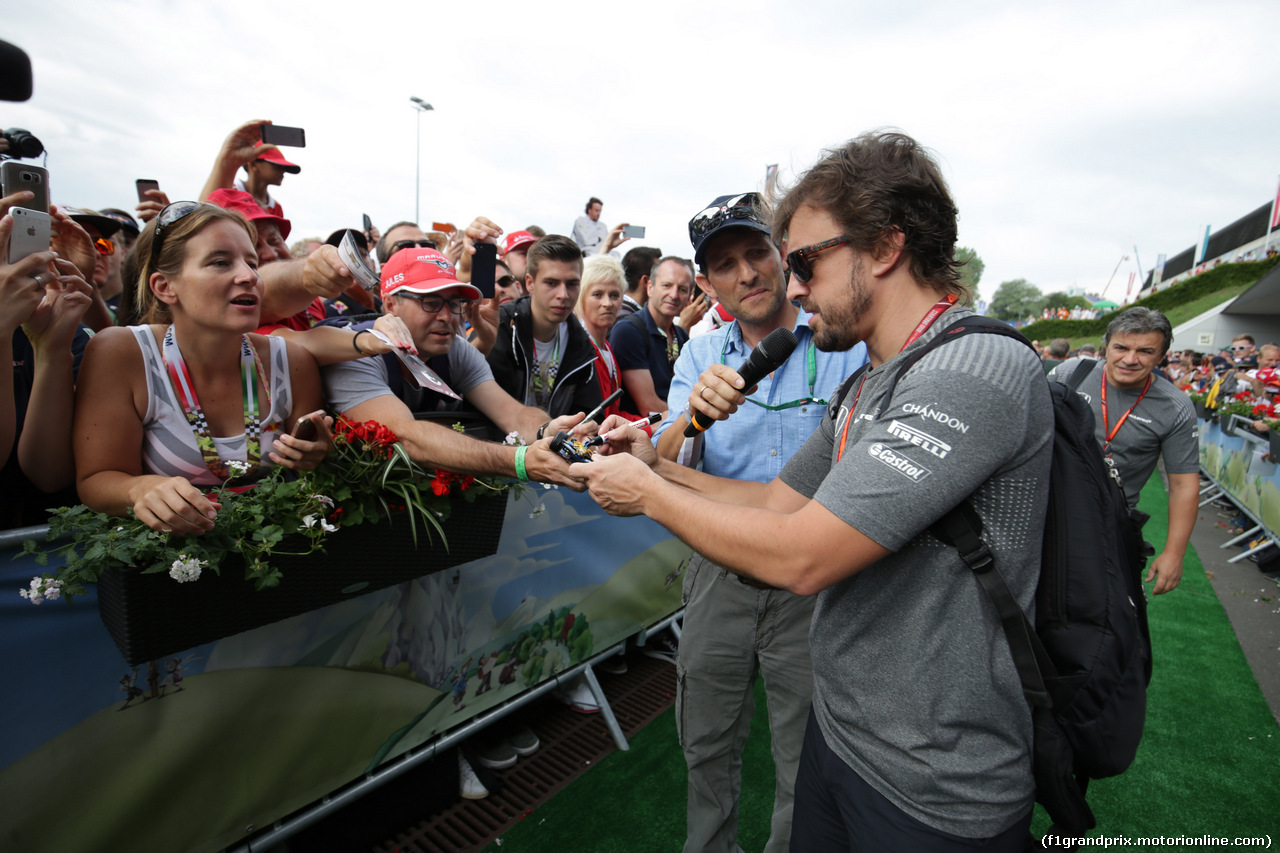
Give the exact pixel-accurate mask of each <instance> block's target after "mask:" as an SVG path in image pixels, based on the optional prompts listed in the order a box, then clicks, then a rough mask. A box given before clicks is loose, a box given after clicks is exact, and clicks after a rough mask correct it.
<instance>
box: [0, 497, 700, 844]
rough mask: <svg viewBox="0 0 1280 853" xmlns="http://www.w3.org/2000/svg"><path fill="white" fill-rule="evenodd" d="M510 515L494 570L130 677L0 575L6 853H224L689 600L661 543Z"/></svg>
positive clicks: (346, 606)
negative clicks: (130, 852) (110, 852)
mask: <svg viewBox="0 0 1280 853" xmlns="http://www.w3.org/2000/svg"><path fill="white" fill-rule="evenodd" d="M530 497H532V499H533V500H532V501H530V500H529V498H530ZM509 500H510V503H509V504H508V506H507V511H506V520H505V523H504V525H503V527H502V533H501V543H500V544H499V546H498V549H497V553H496V554H494V555H493V556H491V557H486V558H483V559H479V560H475V561H473V562H470V563H466V564H464V565H462V566H458V567H454V568H450V569H446V570H444V571H440V572H436V573H434V574H429V575H425V576H423V577H420V578H418V579H416V580H413V581H409V582H406V583H401V584H398V585H396V586H392V587H388V588H386V589H382V590H378V591H376V592H371V593H369V594H367V595H363V596H360V597H358V598H354V599H350V600H346V601H341V602H339V603H337V604H332V605H329V606H326V607H323V608H320V609H318V610H315V611H312V612H309V613H304V614H301V615H298V616H292V617H290V618H287V619H284V620H282V621H279V622H275V623H272V624H268V625H264V626H262V627H259V628H254V629H252V630H249V631H244V632H243V633H239V634H236V635H234V636H230V637H226V638H223V639H220V640H217V641H215V642H211V643H207V644H205V645H202V646H198V647H196V648H192V649H185V650H183V651H181V652H178V653H175V654H173V655H167V656H165V657H164V658H163V659H161V660H155V661H149V662H147V663H144V664H140V665H138V666H136V667H131V666H129V665H128V664H127V663H126V662H125V661H124V658H123V657H122V656H121V654H120V652H119V651H118V650H117V648H116V646H115V645H114V644H113V642H112V640H111V638H110V637H109V636H108V634H107V631H106V629H105V627H104V626H103V624H102V621H101V620H100V619H99V616H98V610H97V601H96V595H95V594H94V593H92V592H91V593H90V595H89V596H87V597H85V598H80V599H77V600H76V601H74V602H72V603H70V604H68V603H66V602H63V601H51V602H45V603H44V604H42V605H39V606H33V605H31V604H30V603H28V602H26V601H25V600H23V599H22V598H20V597H19V596H18V590H19V589H20V588H23V587H25V586H26V585H27V583H28V582H29V580H30V578H31V577H32V575H34V574H38V573H39V572H40V571H42V570H43V569H41V567H39V566H35V565H34V564H33V563H32V561H31V558H29V557H19V558H18V559H16V560H8V559H4V560H0V643H3V648H4V649H5V650H6V654H5V655H4V656H3V658H0V679H3V682H4V684H5V695H6V701H5V702H4V703H0V729H2V730H3V732H4V734H3V737H2V738H0V768H3V769H0V802H3V803H4V804H5V805H4V809H3V816H0V849H5V850H61V851H75V850H106V849H140V850H145V849H156V850H192V851H200V850H211V851H212V850H219V849H222V848H224V847H226V846H228V845H230V844H233V843H235V842H236V841H238V840H239V839H241V838H244V837H245V836H247V835H250V834H252V833H254V832H255V831H256V830H258V829H260V828H262V827H264V826H269V825H271V823H272V822H274V821H276V820H279V819H280V818H282V817H284V816H285V815H288V814H289V813H291V812H293V811H295V810H297V809H299V808H302V807H304V806H306V805H308V804H310V803H313V802H315V801H317V800H319V799H321V798H323V797H325V796H326V795H328V794H329V793H331V792H333V791H335V790H337V789H338V788H340V787H342V786H343V785H346V784H348V783H350V782H351V781H353V780H355V779H358V778H360V777H361V776H362V775H363V774H364V773H365V772H367V771H369V770H370V768H371V766H373V765H375V764H376V763H377V762H378V761H386V760H389V759H392V758H394V757H395V756H397V755H400V754H402V753H403V752H405V751H406V750H409V749H411V748H414V747H416V746H419V745H422V744H424V743H427V742H429V741H431V740H432V739H433V738H435V737H437V736H439V735H440V734H441V733H443V732H447V731H448V730H450V729H453V728H456V727H457V726H459V725H461V724H462V723H464V722H466V721H467V720H468V719H471V718H472V717H473V716H475V715H476V714H479V713H481V712H483V711H485V710H487V709H490V708H493V707H494V706H495V705H498V704H500V703H502V702H504V701H506V700H507V699H510V698H513V697H516V696H519V695H520V694H521V693H522V692H524V691H526V690H528V689H529V688H531V687H533V686H535V685H537V684H539V683H542V682H544V681H546V680H547V679H549V678H552V677H554V676H555V675H556V674H557V673H559V672H562V671H564V670H565V669H568V668H569V667H571V666H574V665H576V664H578V663H580V662H581V661H583V660H586V659H588V658H590V656H591V655H592V654H594V653H596V652H598V651H602V650H604V649H605V648H607V647H609V646H610V645H613V644H616V643H618V642H619V641H621V640H623V639H625V638H626V637H628V636H631V635H633V634H635V633H637V632H638V631H640V630H642V629H643V628H644V627H645V626H647V625H652V624H653V623H655V622H657V621H659V620H661V619H662V618H663V617H665V616H667V615H669V614H671V613H672V612H674V611H675V610H677V609H678V608H679V607H680V605H681V601H680V591H681V582H680V575H681V574H682V572H683V570H684V567H685V566H686V565H687V563H688V558H689V553H690V552H689V549H688V547H687V546H685V545H683V544H682V543H680V542H679V541H678V540H676V539H674V538H673V537H671V535H670V534H669V533H668V532H667V531H666V530H665V529H664V528H662V527H660V526H659V525H657V524H654V523H653V522H651V521H649V520H648V519H645V518H627V519H618V518H612V517H610V516H608V515H606V514H604V513H603V512H602V511H601V510H600V509H599V508H598V507H596V505H595V504H594V503H593V502H592V501H591V500H590V498H588V497H586V496H585V495H579V494H575V493H573V492H570V491H567V490H563V489H552V490H547V491H542V490H540V489H539V490H537V491H536V492H534V493H533V494H532V495H530V496H526V497H525V498H522V499H516V498H510V499H509ZM337 535H341V532H339V533H338V534H335V536H337ZM397 535H404V536H408V531H407V530H401V531H399V534H397ZM15 550H16V549H13V550H11V551H10V554H12V553H13V551H15ZM199 583H200V581H196V582H195V584H193V586H194V585H198V584H199ZM283 583H284V584H296V583H306V578H305V576H304V575H303V574H301V573H299V572H291V573H289V574H287V575H286V576H285V579H284V581H283ZM424 712H425V713H424Z"/></svg>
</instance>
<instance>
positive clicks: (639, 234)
mask: <svg viewBox="0 0 1280 853" xmlns="http://www.w3.org/2000/svg"><path fill="white" fill-rule="evenodd" d="M622 236H623V237H631V238H633V239H638V240H643V239H644V226H643V225H623V226H622Z"/></svg>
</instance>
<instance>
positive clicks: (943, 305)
mask: <svg viewBox="0 0 1280 853" xmlns="http://www.w3.org/2000/svg"><path fill="white" fill-rule="evenodd" d="M958 298H959V297H957V296H956V295H955V294H954V293H949V294H947V295H946V296H944V297H943V298H942V299H939V300H938V301H937V302H936V303H935V304H934V306H933V307H932V308H930V309H929V310H928V311H926V312H925V315H924V317H922V318H921V319H920V322H919V323H917V324H916V327H915V330H914V331H912V332H911V334H910V336H908V338H907V340H906V342H905V343H903V345H902V346H901V347H900V348H899V349H898V352H899V353H901V352H902V350H904V349H906V348H907V347H909V346H911V345H912V344H914V343H915V342H916V341H917V340H918V339H919V338H920V336H921V335H923V334H924V333H925V330H927V329H928V328H929V327H930V326H932V325H933V323H934V321H935V320H937V319H938V318H939V317H941V316H942V314H943V312H945V311H946V310H947V309H948V308H950V307H951V306H952V305H955V304H956V300H957V299H958ZM867 372H868V373H870V372H871V371H869V370H868V371H867ZM866 384H867V377H866V376H863V377H862V381H861V382H859V383H858V390H857V391H856V392H854V395H853V403H851V404H850V406H849V417H847V418H845V421H844V430H843V431H842V432H841V433H840V449H839V450H838V451H837V452H836V461H837V462H839V461H840V459H841V457H843V456H844V444H845V442H846V441H848V439H849V424H850V423H852V422H853V412H854V410H855V409H857V408H858V398H859V397H861V396H862V386H863V385H866ZM1134 405H1135V406H1136V405H1137V403H1135V404H1134ZM1130 411H1132V409H1131V410H1130ZM1125 417H1128V415H1125Z"/></svg>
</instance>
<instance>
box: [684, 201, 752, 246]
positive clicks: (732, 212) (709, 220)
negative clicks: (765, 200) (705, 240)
mask: <svg viewBox="0 0 1280 853" xmlns="http://www.w3.org/2000/svg"><path fill="white" fill-rule="evenodd" d="M742 219H746V220H749V221H751V222H756V223H759V224H761V225H763V224H764V222H763V221H761V219H760V193H743V194H742V195H739V196H734V197H733V198H731V199H729V200H728V201H727V202H725V203H724V204H717V205H714V206H712V207H708V208H707V209H706V210H703V211H701V212H700V213H698V214H697V215H696V216H694V217H693V218H692V219H690V220H689V238H690V240H691V241H692V242H695V243H696V242H697V241H698V239H699V238H701V237H702V236H703V235H704V234H709V233H711V232H712V231H714V230H715V229H717V228H719V227H720V226H721V225H722V224H724V223H725V222H729V221H732V220H742Z"/></svg>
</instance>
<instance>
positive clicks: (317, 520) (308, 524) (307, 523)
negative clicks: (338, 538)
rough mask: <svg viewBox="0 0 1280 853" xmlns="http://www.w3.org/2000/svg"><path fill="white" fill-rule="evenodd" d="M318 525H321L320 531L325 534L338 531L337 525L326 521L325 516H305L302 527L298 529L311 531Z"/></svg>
mask: <svg viewBox="0 0 1280 853" xmlns="http://www.w3.org/2000/svg"><path fill="white" fill-rule="evenodd" d="M317 524H318V525H320V529H321V530H323V531H324V532H325V533H332V532H333V531H335V530H337V529H338V527H337V525H334V524H330V523H329V522H327V521H325V520H324V516H322V515H304V516H303V517H302V527H299V528H298V529H299V530H302V531H306V530H311V529H312V528H314V527H315V526H316V525H317Z"/></svg>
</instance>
